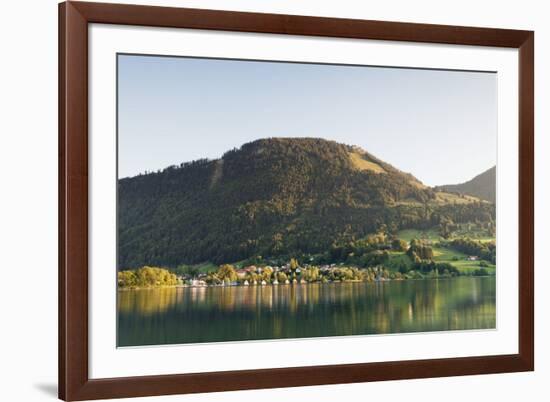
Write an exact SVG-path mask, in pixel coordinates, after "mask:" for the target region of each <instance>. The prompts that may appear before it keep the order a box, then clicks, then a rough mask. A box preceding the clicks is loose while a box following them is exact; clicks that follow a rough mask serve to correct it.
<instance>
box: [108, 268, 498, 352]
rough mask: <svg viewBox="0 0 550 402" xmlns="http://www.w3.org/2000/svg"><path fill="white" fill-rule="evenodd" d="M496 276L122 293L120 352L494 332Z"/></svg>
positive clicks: (125, 291) (172, 289) (173, 289)
mask: <svg viewBox="0 0 550 402" xmlns="http://www.w3.org/2000/svg"><path fill="white" fill-rule="evenodd" d="M495 285H496V280H495V277H494V276H493V277H459V278H452V279H433V280H406V281H387V282H348V283H326V284H321V283H319V284H307V285H278V286H249V287H245V286H234V287H207V288H206V287H204V288H190V287H187V288H184V287H180V288H161V289H139V290H120V291H118V346H138V345H162V344H178V343H197V342H222V341H242V340H253V339H273V338H275V339H280V338H304V337H319V336H342V335H364V334H389V333H404V332H426V331H444V330H466V329H489V328H495V325H496V309H495V294H496V289H495Z"/></svg>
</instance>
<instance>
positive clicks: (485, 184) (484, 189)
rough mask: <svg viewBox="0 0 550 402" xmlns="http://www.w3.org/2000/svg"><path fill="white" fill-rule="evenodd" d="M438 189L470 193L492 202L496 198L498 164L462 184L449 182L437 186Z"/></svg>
mask: <svg viewBox="0 0 550 402" xmlns="http://www.w3.org/2000/svg"><path fill="white" fill-rule="evenodd" d="M437 189H438V190H441V191H448V192H453V193H460V194H468V195H472V196H474V197H478V198H481V199H482V200H487V201H490V202H493V203H494V202H495V199H496V166H493V167H492V168H490V169H488V170H486V171H485V172H483V173H481V174H479V175H477V176H476V177H474V178H473V179H472V180H469V181H467V182H466V183H462V184H449V185H444V186H439V187H437Z"/></svg>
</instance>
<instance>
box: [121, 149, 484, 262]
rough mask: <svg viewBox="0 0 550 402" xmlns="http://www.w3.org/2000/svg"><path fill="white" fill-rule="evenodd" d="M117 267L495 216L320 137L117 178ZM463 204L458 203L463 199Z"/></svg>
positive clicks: (279, 251) (279, 248) (293, 250)
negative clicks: (445, 219)
mask: <svg viewBox="0 0 550 402" xmlns="http://www.w3.org/2000/svg"><path fill="white" fill-rule="evenodd" d="M118 191H119V193H118V197H119V198H118V200H119V208H118V210H119V215H118V225H119V226H118V228H119V233H118V234H119V237H118V238H119V248H118V250H119V261H118V263H119V268H132V267H138V266H141V265H144V264H158V265H169V266H170V265H171V266H173V265H177V264H181V263H196V262H201V261H212V262H215V263H222V262H231V261H238V260H241V259H244V258H247V257H250V256H254V255H262V256H277V255H297V254H299V253H319V252H324V251H326V250H327V249H328V248H330V246H331V244H333V243H334V242H338V241H343V240H350V239H354V238H359V237H362V236H364V235H366V234H368V233H372V232H373V231H376V230H378V229H379V228H380V227H381V226H382V225H386V227H387V228H388V229H390V230H397V229H398V228H402V227H420V226H423V227H424V226H425V227H428V226H433V225H434V224H437V223H439V221H440V219H441V217H442V216H443V215H445V216H450V217H451V218H452V219H453V220H454V221H460V220H465V219H466V220H467V219H472V220H473V219H474V217H475V218H476V219H480V220H484V219H490V217H491V214H493V213H494V211H493V210H492V209H491V207H489V206H487V205H484V204H483V203H480V202H479V201H478V200H476V199H471V198H468V199H466V198H459V197H454V198H453V200H454V201H453V202H452V206H451V203H450V202H448V201H441V199H442V198H441V197H438V196H436V193H435V192H434V191H433V190H432V189H430V188H428V187H426V186H424V185H423V184H422V183H420V182H419V181H418V180H417V179H415V178H414V177H413V176H412V175H410V174H406V173H403V172H401V171H399V170H397V169H395V168H394V167H392V166H391V165H389V164H387V163H385V162H383V161H381V160H379V159H377V158H376V157H374V156H373V155H371V154H369V153H368V152H366V151H364V150H362V149H360V148H357V147H352V146H348V145H343V144H338V143H336V142H333V141H326V140H322V139H314V138H271V139H262V140H257V141H254V142H251V143H248V144H245V145H243V146H242V147H241V148H239V149H233V150H231V151H228V152H227V153H225V154H224V155H223V157H222V158H221V159H218V160H198V161H194V162H190V163H185V164H181V165H180V166H178V167H174V166H172V167H169V168H166V169H164V170H163V171H161V172H157V173H152V174H147V175H140V176H136V177H133V178H127V179H121V180H119V187H118ZM457 200H459V201H457Z"/></svg>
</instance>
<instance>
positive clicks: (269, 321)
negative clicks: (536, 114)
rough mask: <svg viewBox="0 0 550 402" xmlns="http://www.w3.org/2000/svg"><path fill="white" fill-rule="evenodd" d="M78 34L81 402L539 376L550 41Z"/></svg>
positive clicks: (420, 33) (67, 45)
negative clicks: (541, 190)
mask: <svg viewBox="0 0 550 402" xmlns="http://www.w3.org/2000/svg"><path fill="white" fill-rule="evenodd" d="M59 16H60V18H59V21H60V28H59V45H60V46H59V61H60V62H59V94H60V97H59V247H60V248H59V251H60V252H59V256H60V259H59V392H60V395H59V396H60V398H61V399H64V400H85V399H100V398H115V397H132V396H147V395H164V394H177V393H193V392H210V391H224V390H239V389H252V388H273V387H291V386H301V385H318V384H334V383H351V382H362V381H379V380H391V379H408V378H425V377H436V376H453V375H468V374H483V373H502V372H513V371H530V370H533V368H534V339H533V327H534V318H533V289H534V287H533V285H534V278H533V226H534V225H533V220H534V218H533V210H534V209H533V176H534V174H533V167H534V165H533V146H534V145H533V130H534V126H533V110H534V89H533V88H534V87H533V83H534V67H533V59H534V46H533V43H534V33H533V32H531V31H518V30H507V29H489V28H470V27H456V26H443V25H426V24H411V23H396V22H381V21H364V20H349V19H336V18H320V17H306V16H289V15H276V14H256V13H242V12H228V11H215V10H198V9H180V8H166V7H150V6H134V5H119V4H98V3H80V2H66V3H62V4H60V8H59Z"/></svg>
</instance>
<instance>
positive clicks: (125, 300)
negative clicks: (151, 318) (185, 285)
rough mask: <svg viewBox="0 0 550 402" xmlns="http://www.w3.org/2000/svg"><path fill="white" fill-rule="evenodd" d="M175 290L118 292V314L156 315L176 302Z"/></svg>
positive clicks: (176, 294) (157, 289)
mask: <svg viewBox="0 0 550 402" xmlns="http://www.w3.org/2000/svg"><path fill="white" fill-rule="evenodd" d="M178 301H179V300H178V293H177V288H156V289H138V290H123V291H119V292H118V311H119V313H139V314H156V313H162V312H164V311H166V310H168V309H169V308H170V307H172V306H175V305H176V304H177V302H178Z"/></svg>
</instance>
